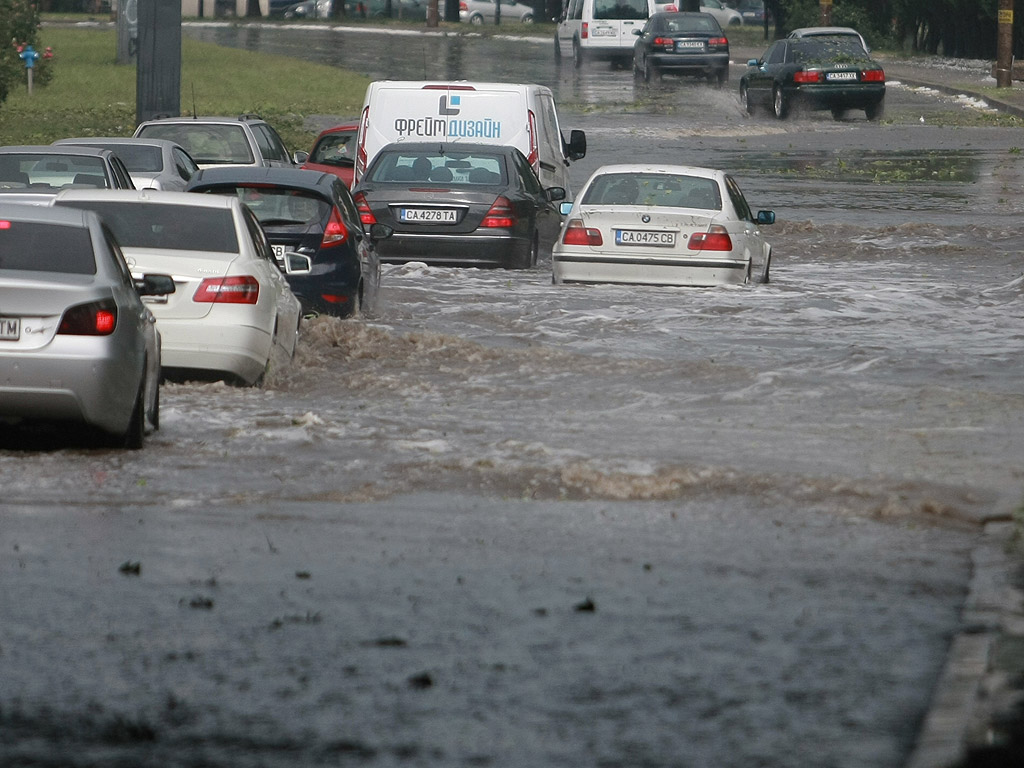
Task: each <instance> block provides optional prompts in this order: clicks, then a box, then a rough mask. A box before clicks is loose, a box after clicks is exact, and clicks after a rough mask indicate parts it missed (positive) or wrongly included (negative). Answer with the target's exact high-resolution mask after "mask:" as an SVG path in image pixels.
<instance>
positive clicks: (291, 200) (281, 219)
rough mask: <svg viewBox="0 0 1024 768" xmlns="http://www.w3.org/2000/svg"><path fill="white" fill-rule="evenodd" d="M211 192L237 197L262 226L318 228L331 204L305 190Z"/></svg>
mask: <svg viewBox="0 0 1024 768" xmlns="http://www.w3.org/2000/svg"><path fill="white" fill-rule="evenodd" d="M210 191H211V192H214V193H215V194H218V195H237V196H238V198H239V199H240V200H241V201H242V202H243V203H245V204H246V205H248V206H249V208H250V209H251V210H252V212H253V213H255V214H256V218H257V219H259V222H260V224H262V225H263V226H274V225H283V224H303V225H308V224H318V223H319V222H321V221H323V220H324V218H325V217H326V216H327V212H328V211H329V210H330V208H331V204H330V202H328V201H327V200H324V199H323V198H322V197H320V196H319V195H317V194H315V193H313V192H306V191H304V190H296V189H283V188H282V189H272V188H269V187H266V186H260V187H246V186H237V187H217V188H216V189H214V190H210Z"/></svg>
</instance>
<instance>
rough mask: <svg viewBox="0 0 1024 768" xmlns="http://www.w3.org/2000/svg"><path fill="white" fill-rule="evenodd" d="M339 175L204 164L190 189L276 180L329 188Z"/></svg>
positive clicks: (288, 184) (299, 186)
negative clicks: (205, 165) (205, 166)
mask: <svg viewBox="0 0 1024 768" xmlns="http://www.w3.org/2000/svg"><path fill="white" fill-rule="evenodd" d="M337 181H338V177H337V176H335V175H334V174H331V173H323V172H321V171H312V170H308V169H302V168H259V167H255V166H248V165H241V166H235V167H230V168H203V169H201V170H200V171H199V173H197V174H195V175H194V176H193V177H192V179H191V181H190V182H189V189H193V188H194V187H201V186H205V185H224V184H239V183H241V184H273V185H275V186H281V187H292V188H295V189H308V190H316V191H318V192H321V193H326V192H329V191H330V189H332V188H333V187H334V184H335V182H337Z"/></svg>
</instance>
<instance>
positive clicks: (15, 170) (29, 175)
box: [0, 152, 108, 192]
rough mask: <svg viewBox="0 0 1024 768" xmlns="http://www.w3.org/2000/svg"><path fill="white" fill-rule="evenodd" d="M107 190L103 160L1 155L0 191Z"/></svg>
mask: <svg viewBox="0 0 1024 768" xmlns="http://www.w3.org/2000/svg"><path fill="white" fill-rule="evenodd" d="M70 186H79V187H99V188H105V187H107V186H108V184H107V174H106V170H105V169H104V165H103V158H101V157H87V156H83V155H57V154H34V153H29V152H26V153H18V154H13V153H12V154H4V155H0V189H8V190H10V189H21V188H23V187H32V188H33V189H31V190H30V191H40V192H51V191H54V190H60V189H63V188H64V187H70Z"/></svg>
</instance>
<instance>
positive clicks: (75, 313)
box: [57, 299, 117, 336]
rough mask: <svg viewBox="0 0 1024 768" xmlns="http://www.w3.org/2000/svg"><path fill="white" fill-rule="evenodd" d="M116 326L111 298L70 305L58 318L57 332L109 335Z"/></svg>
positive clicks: (115, 313) (76, 334) (115, 314)
mask: <svg viewBox="0 0 1024 768" xmlns="http://www.w3.org/2000/svg"><path fill="white" fill-rule="evenodd" d="M116 327H117V305H116V304H115V303H114V302H113V300H112V299H104V300H102V301H94V302H92V303H91V304H79V305H78V306H77V307H71V308H70V309H69V310H67V311H66V312H65V313H64V317H62V318H61V320H60V326H59V327H58V328H57V333H63V334H67V335H69V336H109V335H110V334H112V333H113V332H114V329H115V328H116Z"/></svg>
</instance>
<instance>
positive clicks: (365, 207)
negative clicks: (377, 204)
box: [352, 192, 377, 227]
mask: <svg viewBox="0 0 1024 768" xmlns="http://www.w3.org/2000/svg"><path fill="white" fill-rule="evenodd" d="M352 201H353V202H354V203H355V204H356V210H357V211H359V220H360V221H361V222H363V224H365V225H366V226H368V227H369V226H372V225H373V224H376V223H377V217H376V216H374V215H373V211H371V210H370V204H369V203H368V202H366V195H364V194H363V193H362V192H356V193H355V194H354V195H353V196H352Z"/></svg>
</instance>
